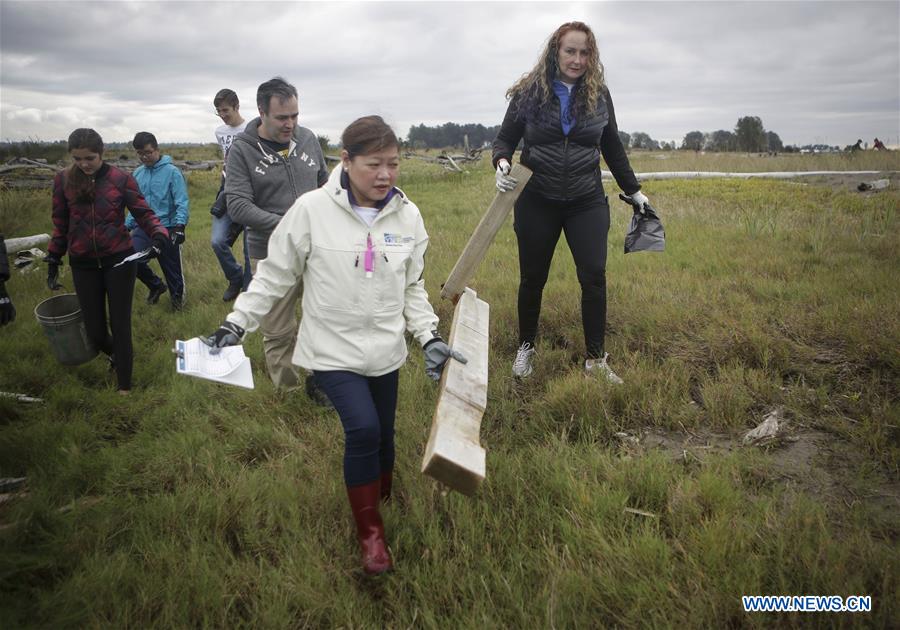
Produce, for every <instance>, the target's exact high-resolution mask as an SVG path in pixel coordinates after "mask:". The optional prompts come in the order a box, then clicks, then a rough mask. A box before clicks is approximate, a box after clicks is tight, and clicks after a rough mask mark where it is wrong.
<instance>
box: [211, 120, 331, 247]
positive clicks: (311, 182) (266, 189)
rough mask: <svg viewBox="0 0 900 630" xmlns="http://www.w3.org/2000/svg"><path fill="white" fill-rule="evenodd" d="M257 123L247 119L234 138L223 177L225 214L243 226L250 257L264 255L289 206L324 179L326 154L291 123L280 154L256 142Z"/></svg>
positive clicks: (306, 132)
mask: <svg viewBox="0 0 900 630" xmlns="http://www.w3.org/2000/svg"><path fill="white" fill-rule="evenodd" d="M260 122H261V121H260V119H259V118H255V119H253V120H251V121H250V122H249V123H247V127H246V129H244V131H242V132H241V133H239V134H238V136H237V137H236V138H235V139H234V143H233V144H232V145H231V149H230V150H229V151H228V164H227V168H226V173H227V174H228V175H227V176H226V177H225V196H226V203H227V206H228V216H229V217H231V220H232V221H234V222H236V223H241V224H243V225H245V226H246V228H247V244H248V246H249V247H250V257H251V258H265V257H266V255H267V253H268V243H269V236H270V235H271V234H272V230H274V229H275V226H276V225H278V222H279V221H281V217H283V216H284V213H285V212H287V210H288V208H290V207H291V206H292V205H293V203H294V201H296V199H297V198H298V197H299V196H300V195H302V194H303V193H306V192H309V191H311V190H315V189H316V188H318V187H319V186H321V185H322V184H324V183H325V182H326V181H328V171H327V170H326V168H325V157H324V156H323V155H322V148H321V147H320V146H319V141H318V139H317V138H316V136H315V134H314V133H313V132H312V131H310V130H309V129H307V128H306V127H300V126H299V125H298V126H297V127H295V128H294V136H293V138H292V139H291V142H290V146H289V148H288V151H287V157H284V156H283V155H281V154H280V153H278V152H275V151H272V150H271V149H269V148H268V147H266V146H265V145H264V144H263V143H262V142H261V141H260V138H259V125H260Z"/></svg>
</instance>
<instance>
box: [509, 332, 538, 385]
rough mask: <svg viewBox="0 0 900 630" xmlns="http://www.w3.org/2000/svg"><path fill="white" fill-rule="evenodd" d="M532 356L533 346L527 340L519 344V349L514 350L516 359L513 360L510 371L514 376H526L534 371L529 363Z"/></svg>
mask: <svg viewBox="0 0 900 630" xmlns="http://www.w3.org/2000/svg"><path fill="white" fill-rule="evenodd" d="M533 357H534V346H532V345H531V344H530V343H529V342H527V341H526V342H525V343H523V344H522V345H521V346H519V350H518V351H517V352H516V359H515V361H513V365H512V373H513V376H515V377H516V378H525V377H526V376H530V375H531V373H532V372H533V371H534V368H533V367H532V365H531V361H532V358H533Z"/></svg>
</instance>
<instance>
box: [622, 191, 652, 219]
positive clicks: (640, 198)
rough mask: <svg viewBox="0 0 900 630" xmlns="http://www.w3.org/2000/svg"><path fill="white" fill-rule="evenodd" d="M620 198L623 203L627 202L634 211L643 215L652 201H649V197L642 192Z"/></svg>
mask: <svg viewBox="0 0 900 630" xmlns="http://www.w3.org/2000/svg"><path fill="white" fill-rule="evenodd" d="M619 197H620V198H621V199H622V201H627V202H628V203H630V204H631V205H632V206H634V209H635V210H637V211H638V212H640V213H641V214H644V212H645V210H646V208H647V206H649V205H650V200H649V199H647V195H645V194H644V193H642V192H641V191H640V190H639V191H637V192H636V193H632V194H630V195H619Z"/></svg>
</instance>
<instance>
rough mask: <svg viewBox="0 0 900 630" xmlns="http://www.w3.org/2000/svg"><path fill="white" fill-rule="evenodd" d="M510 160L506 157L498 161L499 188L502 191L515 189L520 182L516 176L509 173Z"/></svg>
mask: <svg viewBox="0 0 900 630" xmlns="http://www.w3.org/2000/svg"><path fill="white" fill-rule="evenodd" d="M509 169H510V166H509V161H508V160H507V159H506V158H500V160H499V161H498V162H497V190H499V191H500V192H502V193H505V192H510V191H511V190H514V189H515V187H516V184H518V183H519V182H518V181H517V180H516V178H515V177H510V175H509Z"/></svg>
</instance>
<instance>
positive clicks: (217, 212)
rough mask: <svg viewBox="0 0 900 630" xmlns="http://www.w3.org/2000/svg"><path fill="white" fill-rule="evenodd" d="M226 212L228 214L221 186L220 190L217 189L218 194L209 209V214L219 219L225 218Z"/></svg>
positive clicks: (223, 189) (223, 188) (223, 190)
mask: <svg viewBox="0 0 900 630" xmlns="http://www.w3.org/2000/svg"><path fill="white" fill-rule="evenodd" d="M226 212H228V208H227V206H226V205H225V187H224V186H223V187H222V188H219V193H218V194H217V195H216V200H215V201H214V202H213V205H212V207H211V208H210V209H209V213H210V214H211V215H213V216H214V217H216V218H217V219H221V218H222V217H224V216H225V213H226Z"/></svg>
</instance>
